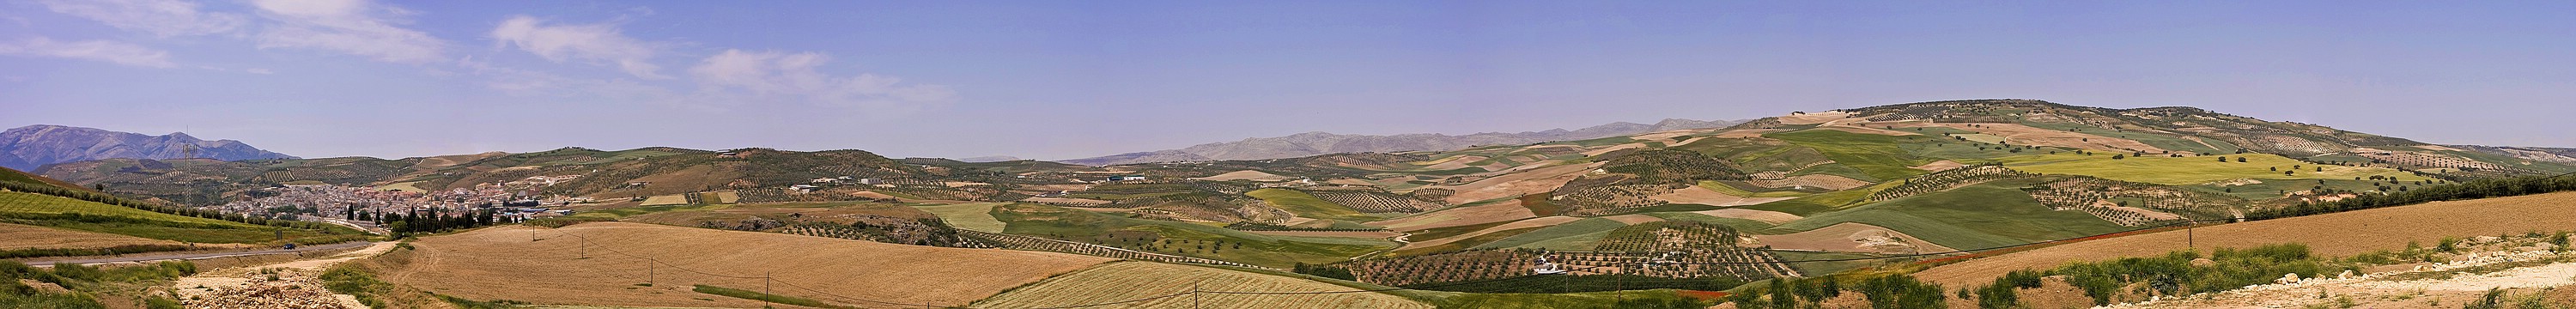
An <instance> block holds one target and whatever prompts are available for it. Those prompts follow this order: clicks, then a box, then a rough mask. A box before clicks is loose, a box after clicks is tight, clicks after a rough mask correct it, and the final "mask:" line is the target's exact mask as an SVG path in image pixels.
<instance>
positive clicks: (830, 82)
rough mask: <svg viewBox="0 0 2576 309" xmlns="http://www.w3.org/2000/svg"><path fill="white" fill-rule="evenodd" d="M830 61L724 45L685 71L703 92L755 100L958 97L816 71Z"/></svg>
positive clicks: (881, 102) (870, 102)
mask: <svg viewBox="0 0 2576 309" xmlns="http://www.w3.org/2000/svg"><path fill="white" fill-rule="evenodd" d="M829 61H831V57H830V56H825V55H823V54H821V53H813V52H805V53H794V54H789V53H781V52H774V51H773V52H747V51H742V50H733V49H728V50H725V51H724V52H723V53H719V54H716V55H714V56H709V57H707V58H706V60H705V61H702V62H700V63H699V64H698V65H697V66H696V67H692V68H690V69H689V73H690V74H691V76H693V77H694V78H695V80H696V81H697V82H698V84H699V85H701V86H702V88H701V90H702V91H703V92H706V93H711V94H717V95H719V96H723V95H725V94H740V95H743V96H741V97H742V98H745V99H754V100H774V99H801V100H803V101H805V102H807V103H813V104H819V105H836V106H856V107H867V108H891V109H903V110H909V109H916V108H922V107H927V106H931V105H939V104H946V103H950V102H955V101H957V92H956V91H954V90H950V89H949V88H948V87H947V86H940V85H907V84H903V83H902V81H903V80H902V79H899V78H895V77H890V76H881V75H875V74H859V75H857V76H831V75H829V74H824V73H822V72H821V71H818V70H816V68H817V67H820V66H822V65H823V64H824V63H825V62H829Z"/></svg>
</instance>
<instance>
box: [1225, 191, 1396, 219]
mask: <svg viewBox="0 0 2576 309" xmlns="http://www.w3.org/2000/svg"><path fill="white" fill-rule="evenodd" d="M1243 195H1249V196H1252V197H1254V198H1259V199H1261V200H1262V201H1268V202H1270V206H1273V207H1279V209H1280V210H1287V211H1288V212H1289V213H1295V214H1297V216H1299V217H1307V218H1316V219H1334V220H1346V221H1374V220H1377V219H1378V218H1377V216H1370V215H1368V214H1363V213H1360V211H1358V210H1351V208H1350V207H1349V206H1342V204H1334V203H1333V202H1331V201H1325V200H1324V199H1320V198H1315V195H1312V194H1306V192H1303V191H1297V190H1289V189H1280V188H1265V189H1261V190H1252V192H1245V193H1243Z"/></svg>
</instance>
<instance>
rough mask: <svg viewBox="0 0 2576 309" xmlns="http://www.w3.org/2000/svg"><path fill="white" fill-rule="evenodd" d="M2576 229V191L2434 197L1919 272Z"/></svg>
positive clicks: (1973, 277)
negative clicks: (2188, 248) (2192, 245)
mask: <svg viewBox="0 0 2576 309" xmlns="http://www.w3.org/2000/svg"><path fill="white" fill-rule="evenodd" d="M2566 230H2576V192H2561V193H2550V194H2541V195H2528V196H2516V197H2502V198H2491V199H2479V200H2467V201H2450V202H2433V203H2426V204H2420V205H2410V206H2400V207H2390V208H2380V209H2370V210H2361V211H2352V212H2343V213H2332V214H2323V215H2314V216H2306V217H2296V218H2285V219H2273V220H2264V221H2254V222H2246V223H2232V224H2224V225H2216V226H2205V227H2200V228H2197V229H2194V230H2191V231H2188V232H2189V234H2191V235H2186V231H2166V232H2158V233H2150V234H2143V235H2135V236H2127V237H2118V238H2111V239H2103V240H2094V241H2086V242H2079V243H2072V244H2065V245H2058V246H2053V247H2047V248H2040V249H2034V250H2030V251H2024V252H2015V253H2008V254H2003V255H1999V256H1994V257H1986V258H1979V259H1974V260H1968V261H1966V262H1960V263H1956V264H1950V265H1944V266H1941V267H1935V268H1932V269H1929V270H1925V271H1923V272H1920V273H1916V274H1915V276H1916V277H1921V278H1923V279H1924V280H1927V281H1933V282H1939V283H1941V284H1944V285H1949V286H1967V285H1968V284H1984V283H1986V282H1987V281H1988V280H1993V279H1994V277H1996V276H2001V275H2003V274H2004V273H2005V272H2010V271H2013V270H2017V269H2024V268H2045V267H2055V266H2057V265H2061V264H2065V263H2067V262H2073V261H2097V260H2107V259H2116V258H2121V257H2142V256H2153V255H2160V254H2164V253H2165V252H2172V251H2176V250H2183V249H2185V247H2184V242H2185V238H2186V236H2193V237H2191V238H2194V241H2195V242H2197V244H2198V248H2199V249H2201V250H2208V249H2210V248H2216V247H2232V248H2246V247H2254V246H2259V245H2265V244H2278V243H2300V244H2306V245H2308V248H2310V249H2312V250H2315V252H2316V254H2319V255H2324V256H2349V255H2354V254H2360V253H2367V252H2371V251H2378V250H2395V249H2403V248H2405V247H2406V243H2407V242H2410V241H2412V242H2416V243H2418V244H2423V245H2425V246H2431V245H2432V244H2433V243H2434V242H2437V241H2440V240H2441V239H2442V238H2443V237H2460V238H2468V237H2475V236H2494V235H2500V234H2508V233H2511V234H2520V233H2523V232H2530V231H2566Z"/></svg>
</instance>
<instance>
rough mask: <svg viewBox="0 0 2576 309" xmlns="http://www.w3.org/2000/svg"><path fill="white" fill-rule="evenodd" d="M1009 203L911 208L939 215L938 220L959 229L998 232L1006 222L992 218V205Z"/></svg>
mask: <svg viewBox="0 0 2576 309" xmlns="http://www.w3.org/2000/svg"><path fill="white" fill-rule="evenodd" d="M1004 204H1010V203H969V204H951V205H937V206H923V205H915V206H912V208H913V209H920V210H921V211H925V212H930V214H933V215H939V220H942V221H948V225H949V226H954V227H957V228H961V229H968V230H976V231H985V232H995V233H1000V232H1002V229H1003V228H1004V227H1007V226H1008V224H1007V223H1002V220H1001V219H994V218H993V206H1001V205H1004Z"/></svg>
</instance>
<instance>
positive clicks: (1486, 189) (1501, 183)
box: [1443, 162, 1601, 204]
mask: <svg viewBox="0 0 2576 309" xmlns="http://www.w3.org/2000/svg"><path fill="white" fill-rule="evenodd" d="M1600 167H1601V162H1593V163H1585V164H1574V165H1559V166H1551V167H1546V168H1540V169H1535V170H1529V171H1525V172H1517V173H1511V174H1505V175H1502V176H1495V177H1494V178H1485V179H1484V180H1477V181H1476V182H1473V183H1468V184H1465V185H1459V186H1452V187H1443V188H1448V189H1450V190H1458V193H1457V194H1453V195H1450V196H1449V204H1465V203H1469V202H1475V201H1482V200H1490V199H1498V198H1507V197H1519V196H1522V195H1529V194H1535V193H1539V192H1548V191H1555V190H1556V188H1557V187H1563V186H1565V183H1566V182H1568V181H1574V178H1575V177H1582V176H1583V175H1584V174H1587V173H1591V172H1592V169H1595V168H1600Z"/></svg>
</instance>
